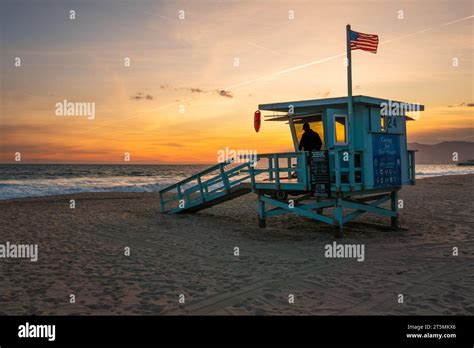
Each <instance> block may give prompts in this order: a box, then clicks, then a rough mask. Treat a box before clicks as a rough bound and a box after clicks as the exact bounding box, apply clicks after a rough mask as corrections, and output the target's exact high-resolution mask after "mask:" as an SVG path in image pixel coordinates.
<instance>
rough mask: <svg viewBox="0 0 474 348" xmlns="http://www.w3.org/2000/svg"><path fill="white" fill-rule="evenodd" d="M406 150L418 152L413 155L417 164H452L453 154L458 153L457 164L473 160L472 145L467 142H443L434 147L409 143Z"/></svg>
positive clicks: (473, 151)
mask: <svg viewBox="0 0 474 348" xmlns="http://www.w3.org/2000/svg"><path fill="white" fill-rule="evenodd" d="M408 149H409V150H418V152H417V153H416V154H415V158H416V163H418V164H454V163H456V162H453V152H457V153H458V155H459V157H458V162H460V161H466V160H469V159H474V143H473V142H469V141H444V142H442V143H439V144H434V145H425V144H418V143H409V144H408Z"/></svg>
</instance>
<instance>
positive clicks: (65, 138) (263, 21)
mask: <svg viewBox="0 0 474 348" xmlns="http://www.w3.org/2000/svg"><path fill="white" fill-rule="evenodd" d="M0 6H1V7H2V9H1V11H0V13H1V15H0V16H1V17H0V20H1V26H2V28H1V29H2V30H1V32H2V34H1V35H2V36H1V43H2V45H1V51H0V54H1V63H0V64H1V85H0V89H1V96H2V99H1V100H0V103H1V109H0V110H1V116H0V162H13V161H14V156H15V153H16V152H20V153H21V156H22V161H23V162H30V163H31V162H52V163H65V162H82V163H123V156H124V153H125V152H129V153H130V155H131V160H132V163H214V162H216V158H217V151H218V150H220V149H225V148H226V147H229V148H231V149H249V150H256V151H258V152H259V153H265V152H278V151H285V150H290V149H291V139H290V134H289V131H288V128H287V127H288V126H287V125H285V124H283V123H276V122H266V123H264V124H263V125H262V128H261V131H260V133H258V134H257V133H255V131H254V130H253V112H254V111H255V110H256V109H257V105H258V104H260V103H269V102H277V101H290V100H303V99H317V98H323V97H337V96H344V95H345V93H346V88H347V86H346V70H345V67H344V62H343V58H342V57H340V56H338V55H339V54H341V53H343V52H344V51H345V25H346V24H347V23H350V24H351V25H352V27H353V29H354V30H358V31H361V32H367V33H375V34H378V35H379V36H380V41H381V44H380V46H379V50H378V53H377V54H376V55H374V54H370V53H367V52H362V51H353V85H354V94H355V95H357V94H363V95H369V96H375V97H381V98H389V99H394V100H402V101H410V102H418V103H421V104H424V105H425V110H426V111H425V112H423V113H422V116H421V119H419V120H418V121H416V122H410V123H409V142H415V141H416V142H422V143H437V142H441V141H447V140H464V141H474V132H473V130H474V121H473V120H474V118H473V116H474V115H473V110H474V109H473V107H472V106H473V103H474V97H473V85H472V83H473V51H472V48H473V47H474V45H473V44H474V42H473V40H474V39H473V38H474V35H473V20H474V17H473V16H472V14H473V9H472V2H471V1H462V0H460V1H456V6H453V5H452V1H436V0H434V1H416V2H413V1H398V0H397V1H366V0H363V1H357V2H356V1H349V0H345V1H297V2H289V1H233V2H224V1H200V2H197V1H163V2H159V1H128V2H127V1H122V2H113V1H104V2H91V3H83V2H81V1H69V2H67V3H65V4H61V2H58V1H55V2H48V1H44V2H41V4H40V3H39V2H35V1H22V0H20V1H5V2H2V3H1V5H0ZM71 9H74V10H75V11H76V19H74V20H71V19H69V18H68V16H69V11H70V10H71ZM180 10H183V11H184V19H180V18H179V14H180V12H179V11H180ZM289 11H294V12H292V13H294V19H290V18H289V14H290V12H289ZM399 11H403V13H401V12H399ZM401 15H402V16H403V18H399V17H400V16H401ZM15 57H20V58H21V67H15V66H14V60H15ZM125 57H129V58H130V63H131V65H130V66H129V67H125V66H124V58H125ZM331 57H333V58H331ZM236 58H238V59H239V66H235V65H234V63H235V59H236ZM326 58H329V59H326ZM453 59H457V61H458V65H457V66H453ZM308 63H314V64H308ZM292 68H295V69H292ZM147 95H148V96H149V97H148V98H146V96H147ZM64 99H66V100H68V101H72V102H93V103H95V107H96V115H95V118H94V119H91V120H88V119H87V118H86V117H59V116H56V115H55V104H56V103H58V102H62V101H63V100H64ZM180 107H181V108H182V107H184V112H182V113H181V112H180ZM181 111H183V109H181Z"/></svg>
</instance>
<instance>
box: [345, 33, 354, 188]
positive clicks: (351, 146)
mask: <svg viewBox="0 0 474 348" xmlns="http://www.w3.org/2000/svg"><path fill="white" fill-rule="evenodd" d="M346 39H347V42H346V46H347V113H348V124H347V127H348V129H347V130H348V131H347V136H348V138H349V139H348V141H349V182H350V186H351V190H352V189H353V185H354V182H355V173H354V136H353V135H354V129H353V127H354V110H353V105H352V57H351V25H350V24H347V26H346Z"/></svg>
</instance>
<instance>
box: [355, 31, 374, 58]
mask: <svg viewBox="0 0 474 348" xmlns="http://www.w3.org/2000/svg"><path fill="white" fill-rule="evenodd" d="M350 35H351V50H363V51H369V52H372V53H377V46H378V44H379V36H378V35H373V34H364V33H359V32H357V31H353V30H351V33H350Z"/></svg>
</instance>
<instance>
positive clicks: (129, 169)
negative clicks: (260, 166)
mask: <svg viewBox="0 0 474 348" xmlns="http://www.w3.org/2000/svg"><path fill="white" fill-rule="evenodd" d="M208 166H209V165H205V164H187V165H185V164H119V165H117V164H0V200H5V199H13V198H25V197H40V196H51V195H61V194H74V193H85V192H158V191H159V190H161V189H163V188H164V187H166V186H168V185H171V184H174V183H176V182H178V181H180V180H183V179H185V178H187V177H189V176H191V175H193V174H195V173H197V172H199V171H201V170H203V169H205V168H207V167H208ZM465 174H474V167H460V166H456V165H440V164H419V165H417V166H416V178H417V179H423V178H427V177H434V176H444V175H465Z"/></svg>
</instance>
